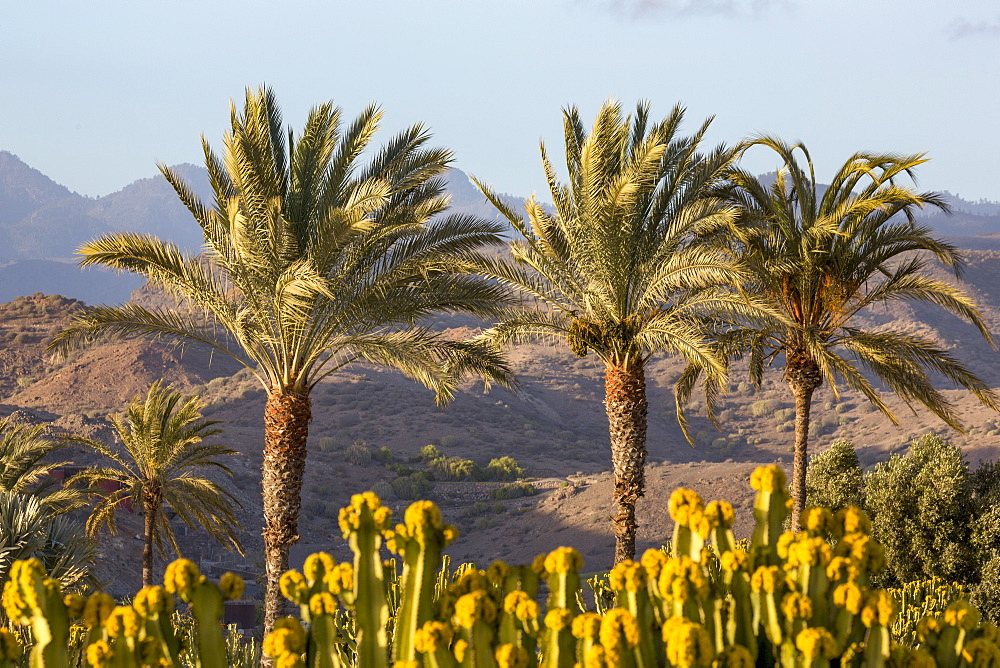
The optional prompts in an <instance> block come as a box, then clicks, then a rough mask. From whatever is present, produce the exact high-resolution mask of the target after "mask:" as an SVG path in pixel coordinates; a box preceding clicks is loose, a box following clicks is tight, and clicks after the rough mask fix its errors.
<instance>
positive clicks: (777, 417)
mask: <svg viewBox="0 0 1000 668" xmlns="http://www.w3.org/2000/svg"><path fill="white" fill-rule="evenodd" d="M794 418H795V409H794V408H779V409H778V410H776V411H774V421H775V422H777V423H779V424H780V423H782V422H788V421H789V420H792V419H794Z"/></svg>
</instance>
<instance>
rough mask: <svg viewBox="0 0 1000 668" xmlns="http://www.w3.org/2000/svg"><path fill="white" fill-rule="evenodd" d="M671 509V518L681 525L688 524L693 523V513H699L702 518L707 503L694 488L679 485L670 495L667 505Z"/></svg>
mask: <svg viewBox="0 0 1000 668" xmlns="http://www.w3.org/2000/svg"><path fill="white" fill-rule="evenodd" d="M667 510H669V511H670V518H671V519H672V520H673V521H674V522H677V523H678V524H680V525H681V526H688V525H689V524H690V523H691V517H692V515H695V514H697V515H698V517H699V518H700V517H701V516H702V515H704V513H705V503H704V502H703V501H702V500H701V496H700V495H699V494H698V492H696V491H694V490H693V489H686V488H684V487H678V488H677V489H675V490H674V491H673V493H672V494H671V495H670V503H669V504H668V505H667Z"/></svg>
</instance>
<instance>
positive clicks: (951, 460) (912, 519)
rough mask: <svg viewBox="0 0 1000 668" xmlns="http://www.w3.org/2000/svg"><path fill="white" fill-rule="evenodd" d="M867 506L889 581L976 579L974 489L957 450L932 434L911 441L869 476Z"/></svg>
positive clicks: (866, 484)
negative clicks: (933, 578)
mask: <svg viewBox="0 0 1000 668" xmlns="http://www.w3.org/2000/svg"><path fill="white" fill-rule="evenodd" d="M865 506H866V507H867V509H868V511H869V513H870V514H871V515H872V516H873V517H872V520H873V526H872V534H873V535H874V536H875V537H876V538H877V539H878V540H879V541H880V542H881V543H882V545H883V546H884V547H885V552H886V560H887V561H888V562H889V570H888V572H887V576H888V578H889V581H890V582H892V583H900V582H909V581H911V580H923V579H928V578H931V577H940V578H943V579H945V580H950V581H957V582H966V583H967V582H972V581H974V580H975V579H976V575H977V573H976V571H977V568H976V554H975V551H974V549H973V548H972V546H971V545H970V537H971V533H972V531H971V530H972V512H971V511H972V508H973V503H972V485H971V484H970V480H969V469H968V465H967V464H966V463H965V460H964V459H963V457H962V452H961V451H960V450H959V449H958V448H957V447H955V446H952V445H950V444H949V443H948V442H947V441H944V440H943V439H941V438H939V437H938V436H935V435H933V434H929V435H927V436H923V437H922V438H919V439H917V440H915V441H913V443H912V444H911V445H910V448H909V451H908V452H907V453H906V454H905V455H903V456H899V455H892V456H891V457H890V458H889V461H887V462H883V463H881V464H878V465H877V466H876V467H875V470H874V471H872V472H871V473H869V474H868V475H867V476H866V477H865Z"/></svg>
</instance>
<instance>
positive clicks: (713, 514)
mask: <svg viewBox="0 0 1000 668" xmlns="http://www.w3.org/2000/svg"><path fill="white" fill-rule="evenodd" d="M705 517H707V518H708V521H709V522H711V523H712V525H713V526H718V527H722V528H724V529H728V528H730V527H732V526H733V522H734V521H736V513H735V512H734V511H733V506H732V504H731V503H729V502H728V501H712V502H711V503H709V504H708V505H707V506H706V507H705Z"/></svg>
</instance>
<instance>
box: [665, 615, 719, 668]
mask: <svg viewBox="0 0 1000 668" xmlns="http://www.w3.org/2000/svg"><path fill="white" fill-rule="evenodd" d="M663 642H664V643H666V645H667V660H668V661H670V663H671V665H673V666H676V667H677V668H695V667H701V666H711V665H712V659H713V658H714V655H715V651H714V650H713V649H712V639H711V638H710V637H709V635H708V632H707V631H706V630H705V629H704V627H702V625H701V624H695V623H694V622H692V621H690V620H688V619H686V618H684V617H671V618H670V619H668V620H667V622H666V623H665V624H664V625H663Z"/></svg>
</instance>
